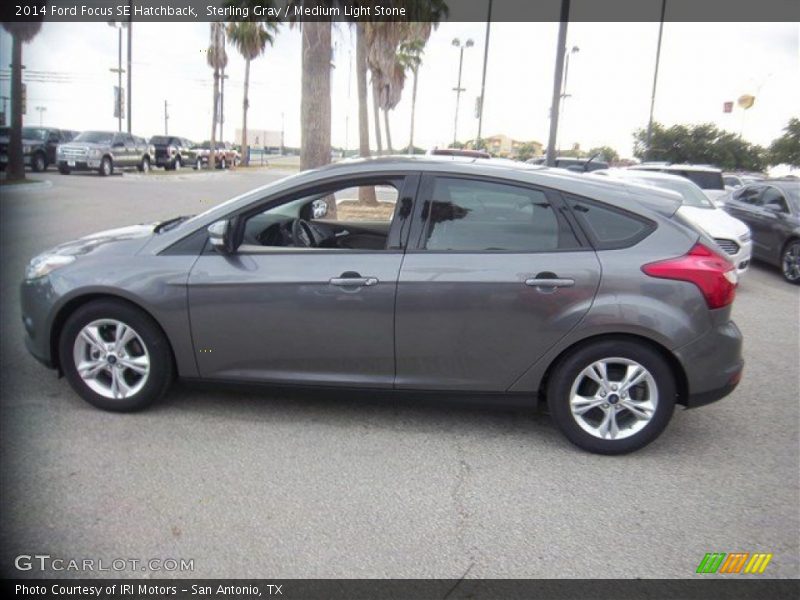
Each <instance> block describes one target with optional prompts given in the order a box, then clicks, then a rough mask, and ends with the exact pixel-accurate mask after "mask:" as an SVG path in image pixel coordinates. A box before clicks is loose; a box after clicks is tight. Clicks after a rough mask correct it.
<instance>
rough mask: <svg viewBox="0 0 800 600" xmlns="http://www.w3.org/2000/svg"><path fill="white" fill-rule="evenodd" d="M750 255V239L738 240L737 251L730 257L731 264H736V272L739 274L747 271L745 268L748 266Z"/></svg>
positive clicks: (751, 253) (751, 249)
mask: <svg viewBox="0 0 800 600" xmlns="http://www.w3.org/2000/svg"><path fill="white" fill-rule="evenodd" d="M752 256H753V242H752V241H751V240H748V241H747V242H739V252H737V253H736V254H734V255H732V256H731V257H730V259H731V260H732V261H733V264H735V265H736V272H737V273H738V274H739V275H742V274H744V273H745V272H747V269H748V268H749V267H750V260H751V258H752Z"/></svg>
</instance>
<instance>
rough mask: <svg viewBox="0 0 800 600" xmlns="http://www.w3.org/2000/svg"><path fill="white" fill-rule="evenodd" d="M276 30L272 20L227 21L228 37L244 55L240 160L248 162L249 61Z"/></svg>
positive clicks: (256, 55) (272, 39) (270, 40)
mask: <svg viewBox="0 0 800 600" xmlns="http://www.w3.org/2000/svg"><path fill="white" fill-rule="evenodd" d="M277 30H278V24H277V23H276V22H274V21H238V22H234V23H228V39H229V40H230V41H231V43H232V44H233V45H234V46H236V49H237V50H238V51H239V54H241V55H242V56H243V57H244V100H243V101H242V162H243V163H244V165H245V166H247V165H248V164H249V163H250V151H249V148H248V146H247V109H248V107H249V106H250V101H249V99H248V97H247V90H248V88H249V86H250V61H251V60H254V59H256V58H258V57H259V56H260V55H261V54H262V53H263V52H264V50H265V49H266V47H267V44H269V45H270V46H271V45H272V44H273V42H274V41H275V38H274V37H273V35H272V34H273V32H276V31H277Z"/></svg>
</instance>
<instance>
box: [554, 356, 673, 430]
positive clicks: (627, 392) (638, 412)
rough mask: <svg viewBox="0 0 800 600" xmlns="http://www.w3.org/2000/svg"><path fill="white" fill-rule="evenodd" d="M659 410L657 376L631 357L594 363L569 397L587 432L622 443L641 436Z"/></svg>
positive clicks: (579, 423)
mask: <svg viewBox="0 0 800 600" xmlns="http://www.w3.org/2000/svg"><path fill="white" fill-rule="evenodd" d="M657 407H658V388H657V386H656V381H655V379H654V378H653V375H652V374H651V373H650V371H648V370H647V369H646V368H645V367H644V366H642V365H641V364H640V363H638V362H636V361H635V360H631V359H628V358H621V357H614V358H604V359H602V360H598V361H595V362H593V363H592V364H590V365H589V366H588V367H586V368H585V369H583V370H582V371H581V372H580V373H579V374H578V376H577V377H576V378H575V381H574V382H573V383H572V388H571V389H570V394H569V408H570V412H571V414H572V418H573V419H575V422H576V423H577V424H578V425H579V426H580V428H581V429H583V430H584V431H585V432H587V433H589V434H590V435H592V436H593V437H596V438H598V439H602V440H621V439H625V438H628V437H630V436H632V435H635V434H637V433H639V432H640V431H641V430H642V429H644V428H645V427H647V425H648V424H649V423H650V421H651V420H652V418H653V416H654V415H655V413H656V409H657Z"/></svg>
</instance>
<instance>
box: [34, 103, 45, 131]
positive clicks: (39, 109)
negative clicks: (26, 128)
mask: <svg viewBox="0 0 800 600" xmlns="http://www.w3.org/2000/svg"><path fill="white" fill-rule="evenodd" d="M36 110H37V111H39V127H41V126H42V113H44V111H46V110H47V107H46V106H37V107H36Z"/></svg>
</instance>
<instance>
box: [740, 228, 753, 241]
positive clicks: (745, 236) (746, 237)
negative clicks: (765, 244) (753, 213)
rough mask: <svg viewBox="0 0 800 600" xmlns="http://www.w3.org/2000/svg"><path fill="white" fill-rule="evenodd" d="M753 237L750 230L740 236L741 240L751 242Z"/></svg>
mask: <svg viewBox="0 0 800 600" xmlns="http://www.w3.org/2000/svg"><path fill="white" fill-rule="evenodd" d="M750 238H751V233H750V230H747V231H745V232H744V233H743V234H742V235H740V236H739V241H740V242H749V241H750Z"/></svg>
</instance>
